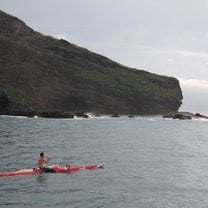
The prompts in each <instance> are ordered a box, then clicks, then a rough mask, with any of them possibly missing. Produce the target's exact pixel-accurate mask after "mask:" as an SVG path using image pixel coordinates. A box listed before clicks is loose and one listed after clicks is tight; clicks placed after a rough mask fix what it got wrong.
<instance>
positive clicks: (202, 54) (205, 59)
mask: <svg viewBox="0 0 208 208" xmlns="http://www.w3.org/2000/svg"><path fill="white" fill-rule="evenodd" d="M0 9H1V10H3V11H5V12H7V13H9V14H12V15H14V16H16V17H18V18H20V19H21V20H23V21H24V22H25V23H26V24H27V25H29V26H30V27H32V28H33V29H34V30H37V31H39V32H41V33H43V34H46V35H51V36H53V37H56V38H63V39H66V40H68V41H69V42H72V43H75V44H77V45H79V46H82V47H85V48H88V49H89V50H92V51H94V52H96V53H99V54H102V55H104V56H106V57H108V58H110V59H112V60H115V61H117V62H119V63H121V64H123V65H126V66H129V67H133V68H137V69H142V70H146V71H149V72H152V73H156V74H161V75H167V76H173V77H176V78H177V79H179V81H180V85H181V88H182V91H183V97H184V99H183V104H182V107H181V109H180V110H181V111H189V112H194V113H197V112H199V113H202V114H208V27H207V22H208V0H128V1H127V0H35V1H29V0H0Z"/></svg>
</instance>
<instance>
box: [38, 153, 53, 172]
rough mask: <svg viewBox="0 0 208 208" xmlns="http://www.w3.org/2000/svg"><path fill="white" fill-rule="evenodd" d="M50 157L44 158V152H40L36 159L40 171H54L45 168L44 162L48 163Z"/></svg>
mask: <svg viewBox="0 0 208 208" xmlns="http://www.w3.org/2000/svg"><path fill="white" fill-rule="evenodd" d="M51 159H52V158H45V154H44V152H41V153H40V158H39V160H38V167H39V169H40V170H42V172H45V173H54V172H55V171H54V170H53V169H51V168H46V167H45V163H49V162H50V160H51Z"/></svg>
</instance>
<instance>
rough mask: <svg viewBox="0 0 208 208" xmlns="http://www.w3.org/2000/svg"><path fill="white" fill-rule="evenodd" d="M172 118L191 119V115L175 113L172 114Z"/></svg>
mask: <svg viewBox="0 0 208 208" xmlns="http://www.w3.org/2000/svg"><path fill="white" fill-rule="evenodd" d="M173 119H179V120H191V119H192V117H191V116H190V115H183V114H175V115H174V116H173Z"/></svg>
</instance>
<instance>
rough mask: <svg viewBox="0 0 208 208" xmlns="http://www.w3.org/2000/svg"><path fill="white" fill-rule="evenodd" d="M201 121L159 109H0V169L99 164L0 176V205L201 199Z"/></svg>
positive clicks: (204, 154) (204, 176) (170, 204)
mask: <svg viewBox="0 0 208 208" xmlns="http://www.w3.org/2000/svg"><path fill="white" fill-rule="evenodd" d="M207 126H208V122H207V121H206V120H193V121H179V120H165V119H162V118H160V117H135V118H133V119H130V118H127V117H120V118H103V119H100V118H90V119H77V120H76V119H73V120H70V119H40V118H36V119H31V118H17V117H0V161H1V166H0V172H5V171H12V170H18V169H22V168H31V167H36V166H37V159H38V157H39V153H40V152H41V151H45V152H46V154H47V155H48V156H52V157H53V160H52V162H51V163H50V164H60V165H65V164H72V165H85V164H104V165H105V168H104V169H97V170H93V171H89V170H82V171H79V172H74V173H71V174H50V173H48V174H41V175H28V176H15V177H1V178H0V207H1V208H10V207H11V208H16V207H21V208H23V207H60V208H62V207H71V208H75V207H79V208H80V207H83V208H98V207H105V208H117V207H118V208H126V207H128V208H135V207H142V208H145V207H147V208H151V207H152V208H159V207H163V208H166V207H167V208H175V207H188V208H192V207H193V208H195V207H197V208H199V207H207V203H208V128H207Z"/></svg>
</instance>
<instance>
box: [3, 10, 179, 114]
mask: <svg viewBox="0 0 208 208" xmlns="http://www.w3.org/2000/svg"><path fill="white" fill-rule="evenodd" d="M0 75H1V76H0V83H1V84H0V90H1V89H5V88H6V91H7V93H8V97H9V98H10V99H11V101H12V103H14V104H15V103H16V104H17V106H19V105H22V106H24V107H25V108H32V109H35V110H36V111H43V110H49V111H55V110H60V111H67V112H75V111H91V112H96V113H123V114H160V113H167V112H176V111H177V110H178V108H179V107H180V105H181V100H182V92H181V89H180V86H179V82H178V80H177V79H175V78H172V77H167V76H161V75H156V74H152V73H149V72H146V71H143V70H137V69H132V68H128V67H125V66H123V65H121V64H119V63H116V62H114V61H112V60H110V59H108V58H106V57H104V56H101V55H98V54H96V53H93V52H91V51H89V50H87V49H85V48H81V47H78V46H76V45H74V44H71V43H69V42H67V41H65V40H62V39H61V40H57V39H55V38H53V37H50V36H44V35H42V34H40V33H38V32H35V31H33V30H32V29H31V28H29V27H27V26H26V25H25V23H23V22H22V21H20V20H19V19H17V18H15V17H13V16H10V15H8V14H6V13H4V12H2V11H0ZM5 86H6V87H5Z"/></svg>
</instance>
